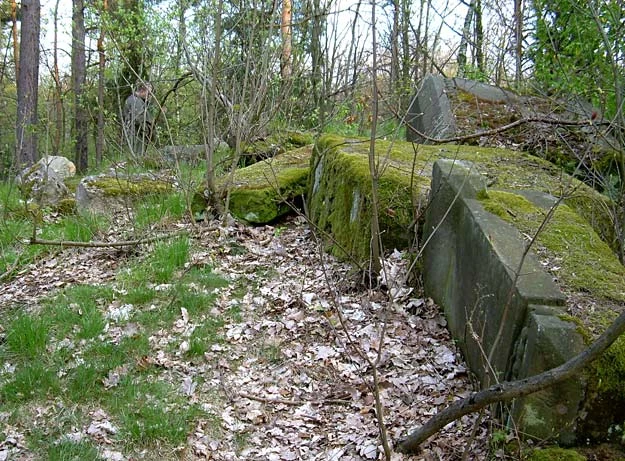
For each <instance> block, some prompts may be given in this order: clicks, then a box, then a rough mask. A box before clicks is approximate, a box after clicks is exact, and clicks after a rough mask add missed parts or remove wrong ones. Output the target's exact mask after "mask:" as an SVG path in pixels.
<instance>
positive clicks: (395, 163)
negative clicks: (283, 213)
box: [308, 135, 617, 262]
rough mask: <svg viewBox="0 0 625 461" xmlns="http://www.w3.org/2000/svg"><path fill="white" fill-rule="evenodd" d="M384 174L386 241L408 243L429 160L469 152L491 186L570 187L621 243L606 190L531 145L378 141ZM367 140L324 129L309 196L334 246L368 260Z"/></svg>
mask: <svg viewBox="0 0 625 461" xmlns="http://www.w3.org/2000/svg"><path fill="white" fill-rule="evenodd" d="M375 151H376V153H375V155H376V162H377V163H378V164H379V168H380V172H381V177H380V198H381V201H382V203H381V204H380V225H381V230H382V240H383V243H384V246H385V247H386V248H387V249H392V248H393V247H397V248H406V247H407V246H409V245H410V244H411V243H412V239H413V238H414V229H415V227H414V225H415V224H416V223H417V221H418V220H419V219H420V215H421V211H422V209H423V207H425V205H426V203H427V200H428V193H429V188H430V182H431V174H432V165H433V163H434V161H436V160H438V159H441V158H448V159H457V160H467V161H471V162H472V163H473V164H474V165H475V169H476V170H477V171H476V172H478V173H481V174H482V175H483V176H485V178H486V181H487V185H488V187H489V188H494V189H507V190H536V191H541V192H545V193H549V194H552V195H557V194H558V193H559V192H561V191H563V190H567V189H571V190H574V193H571V194H568V195H567V196H566V198H565V200H564V201H565V203H567V204H569V206H570V207H571V208H572V209H573V210H575V211H576V212H578V213H579V214H580V215H582V216H583V217H584V218H586V219H588V220H589V222H590V223H591V225H592V226H593V229H595V230H596V232H597V233H598V234H599V235H600V236H601V239H603V240H604V241H606V242H608V243H609V244H610V245H611V247H612V248H613V249H614V250H616V247H617V242H616V238H615V232H614V228H613V226H612V222H613V219H612V216H611V215H610V210H611V209H613V207H612V206H611V202H610V200H609V199H608V198H606V197H604V196H602V195H601V194H599V193H598V192H596V191H594V190H592V189H591V188H589V187H587V186H586V185H584V184H582V183H581V182H580V181H578V180H576V179H574V178H571V177H568V176H566V175H564V176H563V173H562V171H561V169H559V168H557V167H555V166H554V165H552V164H550V163H549V162H547V161H544V160H542V159H539V158H537V157H533V156H531V155H529V154H527V153H522V152H516V151H512V150H508V149H501V148H486V147H478V146H456V145H442V146H425V145H416V144H412V143H408V142H399V141H382V140H379V141H377V142H376V148H375ZM368 152H369V140H368V139H364V138H362V139H346V138H342V137H337V136H333V135H324V136H322V137H320V138H319V139H318V141H317V143H316V144H315V148H314V154H313V158H312V161H311V171H310V179H309V183H310V184H309V193H308V204H309V211H310V215H311V218H312V220H313V222H314V223H315V224H316V225H317V226H318V227H319V228H320V229H321V230H322V231H324V232H327V233H329V234H330V235H332V240H331V239H329V240H328V246H329V248H330V250H331V251H332V252H333V253H334V254H336V255H339V256H341V257H345V258H350V257H353V258H355V259H356V260H358V261H360V262H363V261H366V260H368V258H369V252H370V245H369V240H370V232H369V227H370V225H369V222H370V217H371V210H370V205H371V178H370V174H369V163H368V157H367V156H368Z"/></svg>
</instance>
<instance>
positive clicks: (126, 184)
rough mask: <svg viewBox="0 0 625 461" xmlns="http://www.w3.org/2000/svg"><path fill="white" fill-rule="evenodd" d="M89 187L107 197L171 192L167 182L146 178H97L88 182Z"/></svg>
mask: <svg viewBox="0 0 625 461" xmlns="http://www.w3.org/2000/svg"><path fill="white" fill-rule="evenodd" d="M89 185H90V186H91V187H95V188H97V189H99V190H100V191H102V193H103V194H104V195H106V196H109V197H116V196H120V195H134V196H145V195H156V194H164V193H167V192H171V191H172V185H171V184H170V183H168V182H167V181H163V180H159V179H152V178H147V177H145V178H144V177H137V178H129V179H127V178H119V177H111V176H101V177H97V178H96V179H94V180H93V181H90V182H89Z"/></svg>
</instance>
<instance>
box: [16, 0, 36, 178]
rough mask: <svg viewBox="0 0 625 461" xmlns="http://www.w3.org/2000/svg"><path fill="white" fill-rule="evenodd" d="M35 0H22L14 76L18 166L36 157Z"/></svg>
mask: <svg viewBox="0 0 625 461" xmlns="http://www.w3.org/2000/svg"><path fill="white" fill-rule="evenodd" d="M40 17H41V4H40V3H39V0H23V1H22V30H21V42H20V51H19V56H20V58H19V66H18V78H17V124H16V143H17V146H16V155H15V162H14V165H15V167H16V168H21V167H23V166H25V165H32V164H33V163H35V161H37V159H38V157H39V153H38V150H37V124H38V122H39V118H38V116H37V102H38V100H37V93H38V89H39V31H40Z"/></svg>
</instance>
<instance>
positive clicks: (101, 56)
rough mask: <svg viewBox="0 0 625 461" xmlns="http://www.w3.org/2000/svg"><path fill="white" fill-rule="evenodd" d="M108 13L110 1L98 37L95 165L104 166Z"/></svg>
mask: <svg viewBox="0 0 625 461" xmlns="http://www.w3.org/2000/svg"><path fill="white" fill-rule="evenodd" d="M107 11H108V0H104V1H103V3H102V11H101V12H100V35H99V37H98V126H97V132H96V141H95V164H96V166H100V165H101V164H102V157H103V154H104V78H105V77H104V71H105V70H106V53H105V50H104V19H103V16H105V15H106V12H107Z"/></svg>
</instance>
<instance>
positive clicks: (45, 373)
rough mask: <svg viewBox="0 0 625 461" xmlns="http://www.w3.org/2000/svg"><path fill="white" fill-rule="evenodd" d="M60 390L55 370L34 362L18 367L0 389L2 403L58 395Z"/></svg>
mask: <svg viewBox="0 0 625 461" xmlns="http://www.w3.org/2000/svg"><path fill="white" fill-rule="evenodd" d="M60 389H61V386H60V382H59V379H58V377H57V375H56V373H55V370H53V369H51V368H49V367H47V366H46V365H45V364H44V363H43V362H42V361H40V360H36V361H33V362H30V363H28V364H26V365H25V366H23V367H20V368H19V369H18V370H17V371H16V372H15V373H14V375H13V379H11V380H10V381H9V382H7V383H6V384H5V385H4V386H2V388H1V389H0V396H1V397H2V400H3V401H4V402H11V403H19V402H24V401H28V400H34V399H45V398H46V397H48V396H51V395H58V393H59V391H60Z"/></svg>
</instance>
